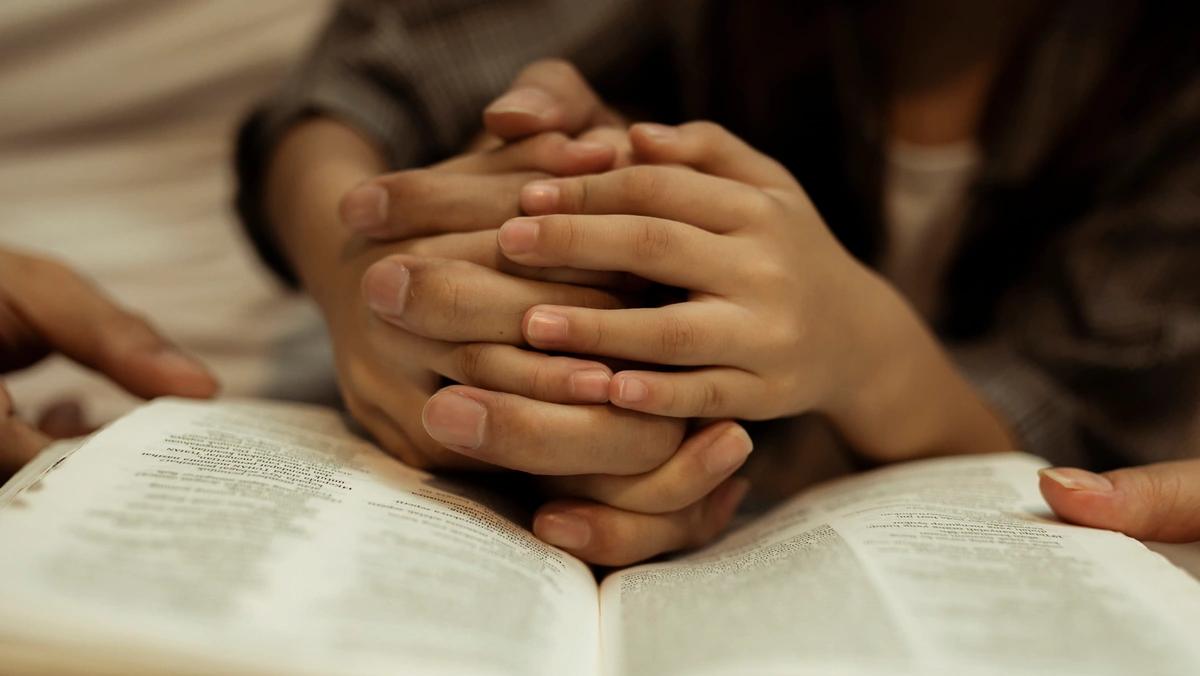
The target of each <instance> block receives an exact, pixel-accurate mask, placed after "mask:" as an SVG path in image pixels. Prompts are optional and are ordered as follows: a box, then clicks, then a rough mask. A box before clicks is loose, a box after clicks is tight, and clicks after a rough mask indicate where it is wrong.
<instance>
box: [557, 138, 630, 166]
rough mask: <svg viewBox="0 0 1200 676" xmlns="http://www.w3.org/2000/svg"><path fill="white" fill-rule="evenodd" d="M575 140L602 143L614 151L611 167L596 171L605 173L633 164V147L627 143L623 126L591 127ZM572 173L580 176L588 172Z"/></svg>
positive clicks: (627, 139)
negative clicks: (608, 170) (614, 155)
mask: <svg viewBox="0 0 1200 676" xmlns="http://www.w3.org/2000/svg"><path fill="white" fill-rule="evenodd" d="M576 138H577V139H578V140H580V141H593V142H595V143H602V144H604V145H606V146H611V147H612V148H613V149H614V150H615V151H616V157H614V158H613V162H612V166H611V167H605V169H601V170H598V171H605V170H607V169H610V168H611V169H620V168H622V167H628V166H632V165H633V163H634V160H633V145H632V144H631V143H630V142H629V131H628V130H627V129H625V127H623V126H605V127H592V128H591V129H589V130H587V131H585V132H583V133H582V134H580V135H579V136H577V137H576ZM574 173H578V174H582V173H588V172H574ZM591 173H594V172H591ZM564 175H565V174H564Z"/></svg>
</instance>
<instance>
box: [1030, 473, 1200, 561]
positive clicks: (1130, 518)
mask: <svg viewBox="0 0 1200 676" xmlns="http://www.w3.org/2000/svg"><path fill="white" fill-rule="evenodd" d="M1039 474H1040V475H1041V489H1042V495H1043V496H1044V497H1045V498H1046V502H1048V503H1050V507H1051V508H1052V509H1054V511H1055V513H1056V514H1058V515H1059V516H1060V517H1062V518H1063V519H1064V520H1066V521H1070V522H1072V523H1077V524H1080V525H1083V526H1091V527H1093V528H1105V529H1108V530H1115V531H1120V532H1122V533H1125V534H1126V535H1129V536H1131V537H1134V538H1137V539H1139V540H1154V541H1159V542H1191V541H1195V540H1200V460H1181V461H1177V462H1164V463H1159V464H1156V465H1146V466H1144V467H1134V468H1130V469H1119V470H1116V471H1113V472H1106V473H1104V474H1094V473H1092V472H1088V471H1086V470H1082V469H1074V468H1065V467H1056V468H1054V469H1044V470H1041V471H1040V472H1039Z"/></svg>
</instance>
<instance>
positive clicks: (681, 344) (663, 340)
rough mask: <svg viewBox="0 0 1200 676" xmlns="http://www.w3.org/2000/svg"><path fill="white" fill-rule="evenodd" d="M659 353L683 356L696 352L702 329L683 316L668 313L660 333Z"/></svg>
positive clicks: (664, 355) (668, 356) (667, 355)
mask: <svg viewBox="0 0 1200 676" xmlns="http://www.w3.org/2000/svg"><path fill="white" fill-rule="evenodd" d="M658 340H659V345H658V347H659V353H660V355H661V356H663V357H667V358H671V357H681V356H684V355H688V354H691V353H693V352H695V350H696V348H697V346H698V345H699V343H700V331H699V329H698V328H697V327H696V325H695V324H694V323H693V322H691V321H690V320H688V319H685V318H683V317H679V316H675V315H668V316H667V317H666V318H665V319H664V320H663V323H662V327H661V329H660V330H659V334H658Z"/></svg>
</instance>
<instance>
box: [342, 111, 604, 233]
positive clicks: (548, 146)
mask: <svg viewBox="0 0 1200 676" xmlns="http://www.w3.org/2000/svg"><path fill="white" fill-rule="evenodd" d="M615 153H616V149H615V148H614V147H613V146H611V145H608V144H604V143H597V142H594V141H583V140H572V139H569V138H567V137H566V136H564V135H562V134H556V133H555V134H540V135H538V136H535V137H533V138H529V139H526V140H524V141H520V142H518V143H515V144H512V145H507V146H503V147H500V148H497V149H495V150H490V151H486V152H476V153H471V154H467V155H463V156H460V157H457V158H454V159H451V160H447V161H446V162H443V163H441V164H439V165H435V166H434V167H430V168H425V169H409V170H405V171H399V172H395V173H391V174H384V175H383V176H377V177H375V178H373V179H371V180H369V181H366V182H365V183H362V184H360V185H358V186H356V187H354V188H352V189H351V190H349V191H347V192H346V194H345V195H343V196H342V199H341V202H340V203H339V204H338V214H339V217H340V219H341V221H342V224H343V225H345V226H346V227H347V228H349V229H350V230H352V231H355V232H358V233H360V234H362V235H364V236H367V237H371V238H373V239H395V238H399V237H404V238H407V237H417V236H420V235H425V234H437V233H443V232H465V231H474V230H487V229H492V228H495V227H497V226H498V225H499V224H500V223H502V222H503V221H504V220H505V219H506V218H511V217H512V216H516V215H517V213H518V201H517V195H518V192H519V191H520V188H521V186H523V185H524V184H526V183H528V182H529V181H531V180H533V179H536V178H541V177H545V176H547V175H553V176H570V175H575V174H585V173H594V172H598V171H605V170H607V169H609V168H610V167H612V164H613V160H614V157H615Z"/></svg>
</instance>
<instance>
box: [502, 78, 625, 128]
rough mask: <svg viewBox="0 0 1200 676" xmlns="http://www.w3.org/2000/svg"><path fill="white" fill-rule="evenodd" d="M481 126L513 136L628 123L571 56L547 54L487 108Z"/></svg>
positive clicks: (617, 125)
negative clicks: (581, 71) (571, 60)
mask: <svg viewBox="0 0 1200 676" xmlns="http://www.w3.org/2000/svg"><path fill="white" fill-rule="evenodd" d="M483 126H484V129H485V130H487V131H488V132H489V133H491V134H493V135H494V136H495V137H496V138H499V139H501V140H502V141H513V140H516V139H520V138H524V137H526V136H530V135H533V134H540V133H543V132H549V131H555V132H562V133H564V134H568V135H571V136H575V135H578V134H582V133H585V132H587V131H590V130H592V129H595V128H603V127H615V128H618V129H624V128H625V126H626V121H625V119H624V118H623V117H622V116H621V115H620V114H619V113H617V112H616V111H615V110H613V109H612V108H610V107H608V106H607V105H605V104H604V102H603V101H601V100H600V97H599V96H597V95H596V92H595V91H593V90H592V88H591V86H590V85H588V83H587V81H586V80H584V78H583V75H582V74H580V72H579V71H578V70H577V69H576V68H575V67H574V66H572V65H571V64H570V63H569V62H567V61H563V60H562V59H543V60H541V61H535V62H533V63H532V64H530V65H528V66H526V67H525V68H524V69H523V70H522V71H521V73H520V74H519V75H517V77H516V79H515V80H513V83H512V85H511V86H510V87H509V89H508V91H507V92H505V93H504V94H503V95H501V96H500V97H499V98H497V99H496V100H495V101H493V102H492V103H491V104H490V105H488V107H487V108H485V109H484V111H483Z"/></svg>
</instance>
